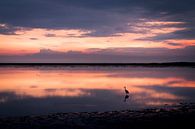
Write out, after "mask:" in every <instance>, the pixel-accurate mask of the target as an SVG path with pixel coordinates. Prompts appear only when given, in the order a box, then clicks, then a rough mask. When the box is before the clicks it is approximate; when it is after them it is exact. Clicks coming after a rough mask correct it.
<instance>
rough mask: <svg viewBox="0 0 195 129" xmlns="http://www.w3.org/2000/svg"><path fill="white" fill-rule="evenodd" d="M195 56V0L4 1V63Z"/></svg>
mask: <svg viewBox="0 0 195 129" xmlns="http://www.w3.org/2000/svg"><path fill="white" fill-rule="evenodd" d="M174 61H190V62H192V61H195V1H194V0H16V1H14V0H0V63H11V62H15V63H16V62H31V63H33V62H35V63H36V62H43V63H45V62H51V63H132V62H174Z"/></svg>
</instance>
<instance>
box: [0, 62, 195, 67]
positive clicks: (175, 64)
mask: <svg viewBox="0 0 195 129" xmlns="http://www.w3.org/2000/svg"><path fill="white" fill-rule="evenodd" d="M1 66H143V67H195V62H165V63H0V67H1Z"/></svg>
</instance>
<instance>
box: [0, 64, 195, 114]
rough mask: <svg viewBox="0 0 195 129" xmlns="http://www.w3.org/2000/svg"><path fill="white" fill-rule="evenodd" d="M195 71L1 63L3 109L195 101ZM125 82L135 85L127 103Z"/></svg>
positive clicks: (87, 108) (130, 87)
mask: <svg viewBox="0 0 195 129" xmlns="http://www.w3.org/2000/svg"><path fill="white" fill-rule="evenodd" d="M192 71H194V69H193V68H140V67H137V68H136V67H126V68H125V67H121V68H120V67H119V68H115V67H113V68H111V67H107V68H101V67H72V68H71V67H44V68H43V67H27V68H21V67H18V68H15V67H5V68H0V105H1V108H0V109H1V111H0V114H3V112H7V114H10V113H9V112H8V110H7V109H8V108H12V109H13V108H14V110H21V109H20V107H21V105H20V104H21V103H22V105H23V108H29V110H28V111H26V113H27V114H29V113H33V112H34V113H38V112H39V110H38V108H39V109H40V110H44V108H46V107H45V106H46V105H47V111H46V112H53V111H56V112H59V111H62V112H68V111H106V110H119V109H126V108H141V107H147V106H162V105H164V104H176V103H178V102H181V101H195V100H194V99H193V98H195V96H194V93H195V81H193V72H192ZM194 73H195V72H194ZM124 86H127V89H128V90H129V91H130V96H129V97H130V99H128V101H126V103H124V102H123V100H124V88H123V87H124ZM53 105H56V107H54V106H53ZM59 106H60V107H59ZM32 107H34V108H36V110H35V111H33V109H32ZM30 109H32V110H30ZM21 112H22V111H21ZM23 113H25V112H23ZM21 114H22V113H21Z"/></svg>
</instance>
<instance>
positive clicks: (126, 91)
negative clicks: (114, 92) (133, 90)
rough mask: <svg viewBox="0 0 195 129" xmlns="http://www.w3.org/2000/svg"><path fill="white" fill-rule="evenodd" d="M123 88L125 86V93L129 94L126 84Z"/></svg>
mask: <svg viewBox="0 0 195 129" xmlns="http://www.w3.org/2000/svg"><path fill="white" fill-rule="evenodd" d="M124 88H125V93H126V94H129V91H128V90H127V88H126V86H125V87H124Z"/></svg>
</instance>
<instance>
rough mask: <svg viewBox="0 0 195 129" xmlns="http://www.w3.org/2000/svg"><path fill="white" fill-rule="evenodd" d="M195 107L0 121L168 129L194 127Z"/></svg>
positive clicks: (45, 128) (27, 125)
mask: <svg viewBox="0 0 195 129" xmlns="http://www.w3.org/2000/svg"><path fill="white" fill-rule="evenodd" d="M194 119H195V104H194V103H189V104H180V105H176V106H165V107H163V108H152V109H143V110H123V111H110V112H81V113H79V112H75V113H55V114H49V115H41V116H23V117H9V118H0V128H2V129H13V128H14V129H37V128H42V129H55V128H56V129H119V128H120V129H157V128H158V129H165V128H175V127H180V128H193V127H194Z"/></svg>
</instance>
